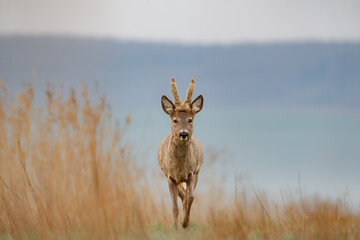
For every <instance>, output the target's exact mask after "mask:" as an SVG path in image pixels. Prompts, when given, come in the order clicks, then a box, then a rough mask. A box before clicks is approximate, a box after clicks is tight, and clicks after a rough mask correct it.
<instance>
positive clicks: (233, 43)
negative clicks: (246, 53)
mask: <svg viewBox="0 0 360 240" xmlns="http://www.w3.org/2000/svg"><path fill="white" fill-rule="evenodd" d="M11 37H21V38H63V39H77V40H82V39H84V40H85V39H86V40H95V41H111V42H123V43H125V42H127V43H138V44H155V45H179V46H187V47H192V46H193V47H232V46H239V45H260V46H261V45H264V46H265V45H287V44H360V39H327V40H324V39H312V38H308V39H305V38H304V39H278V40H239V41H229V42H219V41H218V42H216V41H211V42H210V41H209V42H200V41H175V40H170V39H163V40H156V39H145V38H142V39H140V38H125V37H124V38H122V37H115V36H95V35H84V34H71V33H66V34H61V33H60V34H59V33H0V38H11Z"/></svg>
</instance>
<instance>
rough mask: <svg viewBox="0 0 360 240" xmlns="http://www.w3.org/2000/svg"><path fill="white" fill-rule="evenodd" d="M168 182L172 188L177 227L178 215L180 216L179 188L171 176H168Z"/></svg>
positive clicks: (171, 193)
mask: <svg viewBox="0 0 360 240" xmlns="http://www.w3.org/2000/svg"><path fill="white" fill-rule="evenodd" d="M168 184H169V190H170V195H171V199H172V204H173V216H174V226H175V228H176V229H177V227H178V216H179V208H178V204H177V197H178V188H177V185H176V184H175V183H174V182H173V181H171V179H170V178H168Z"/></svg>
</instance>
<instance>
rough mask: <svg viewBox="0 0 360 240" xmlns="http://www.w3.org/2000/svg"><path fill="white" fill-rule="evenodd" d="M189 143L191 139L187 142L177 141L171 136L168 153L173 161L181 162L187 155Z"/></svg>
mask: <svg viewBox="0 0 360 240" xmlns="http://www.w3.org/2000/svg"><path fill="white" fill-rule="evenodd" d="M191 141H192V139H190V140H189V141H179V140H177V139H176V138H175V137H174V136H171V139H170V146H169V151H170V155H171V156H173V159H179V160H180V161H181V160H183V159H184V158H185V157H186V156H187V155H188V153H189V149H190V143H191Z"/></svg>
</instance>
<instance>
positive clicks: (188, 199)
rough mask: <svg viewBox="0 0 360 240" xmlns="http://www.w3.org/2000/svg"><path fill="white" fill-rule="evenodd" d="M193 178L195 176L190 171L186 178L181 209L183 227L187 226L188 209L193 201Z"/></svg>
mask: <svg viewBox="0 0 360 240" xmlns="http://www.w3.org/2000/svg"><path fill="white" fill-rule="evenodd" d="M195 180H196V177H195V176H194V174H192V173H190V174H189V177H188V180H187V181H186V195H185V201H184V204H183V211H184V220H183V222H182V226H183V228H187V227H188V226H189V221H190V210H191V205H192V203H193V201H194V196H193V191H194V186H195Z"/></svg>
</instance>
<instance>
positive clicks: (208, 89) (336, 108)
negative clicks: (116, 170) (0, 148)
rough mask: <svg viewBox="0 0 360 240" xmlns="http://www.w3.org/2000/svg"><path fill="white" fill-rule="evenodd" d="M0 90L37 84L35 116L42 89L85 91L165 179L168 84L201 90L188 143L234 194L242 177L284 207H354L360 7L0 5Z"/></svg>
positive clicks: (329, 3) (359, 194)
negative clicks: (302, 198) (198, 145)
mask: <svg viewBox="0 0 360 240" xmlns="http://www.w3.org/2000/svg"><path fill="white" fill-rule="evenodd" d="M0 77H1V78H2V79H3V81H4V82H5V84H6V87H7V88H8V93H9V98H10V99H12V98H14V97H15V96H16V94H17V93H18V92H19V91H20V90H21V89H23V87H24V85H25V84H28V83H31V84H32V85H33V86H34V88H35V105H37V106H44V105H45V102H46V95H45V89H46V87H47V83H50V85H52V86H53V87H54V88H56V89H60V88H62V89H63V90H64V93H65V95H66V94H69V93H70V88H72V87H73V88H75V89H81V86H82V84H87V85H88V86H89V89H90V93H92V94H91V96H90V97H91V98H98V97H99V96H103V95H105V96H106V99H107V101H108V102H109V103H110V105H111V108H112V114H113V117H114V118H117V119H120V121H125V120H124V119H125V117H126V116H128V115H130V116H131V118H132V123H131V127H130V129H128V131H127V132H126V139H127V141H129V142H132V143H134V144H135V145H136V146H140V147H139V148H141V149H142V150H143V151H142V157H143V158H144V159H145V160H146V163H147V165H148V167H149V168H153V169H157V170H158V171H159V172H160V169H159V168H158V163H157V156H156V152H157V146H158V144H159V143H160V141H161V140H162V138H163V137H164V136H166V135H167V134H168V133H170V126H171V124H170V120H169V118H168V116H167V115H166V114H165V113H164V112H163V111H162V109H161V104H160V98H161V96H162V95H167V96H168V97H170V98H171V99H172V96H171V91H170V79H171V78H172V77H175V79H176V80H177V85H178V89H179V93H180V96H181V97H182V98H184V96H185V93H186V89H187V87H188V84H189V82H190V79H191V78H195V79H196V86H195V92H194V97H196V96H197V95H199V94H202V95H203V96H204V100H205V102H204V107H203V110H202V111H201V112H200V113H199V114H198V115H197V117H196V119H195V123H194V131H195V132H194V135H195V136H196V137H197V138H198V139H199V140H200V141H201V142H202V144H203V146H204V149H205V150H206V153H207V154H205V160H204V161H207V157H209V152H216V153H217V154H218V155H220V159H221V160H222V161H220V162H217V163H216V164H217V169H218V171H219V175H226V176H227V178H224V179H223V180H222V181H224V182H225V183H226V184H224V188H225V189H226V190H228V191H230V192H231V191H233V190H234V180H235V181H237V180H236V179H234V178H235V176H238V177H239V176H240V178H241V181H240V184H243V185H244V186H245V185H251V184H254V186H255V187H256V188H260V189H264V190H265V191H267V192H268V193H269V194H270V195H271V196H272V197H273V198H274V199H280V198H279V196H280V191H289V192H291V191H298V188H299V179H300V183H301V187H302V191H303V192H305V193H308V194H314V193H315V194H318V195H319V196H321V197H323V198H328V197H329V198H332V199H335V198H337V197H340V198H342V197H348V198H350V201H351V202H353V204H354V205H355V206H356V207H357V208H359V207H360V187H359V184H358V183H359V182H360V175H359V169H360V94H359V92H360V2H359V1H357V0H343V1H334V0H318V1H308V0H306V1H295V0H290V1H289V0H287V1H282V0H271V1H259V0H255V1H235V0H234V1H233V0H227V1H214V0H210V1H209V0H207V1H204V0H201V1H190V0H185V1H168V0H155V1H150V0H139V1H115V0H106V1H101V2H97V1H85V0H79V1H70V0H64V1H44V0H26V1H25V0H24V1H8V0H0ZM96 89H98V90H96ZM203 171H206V169H204V170H203ZM164 181H165V179H164ZM199 184H200V185H199V186H205V185H206V183H205V182H204V180H201V179H200V180H199Z"/></svg>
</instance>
